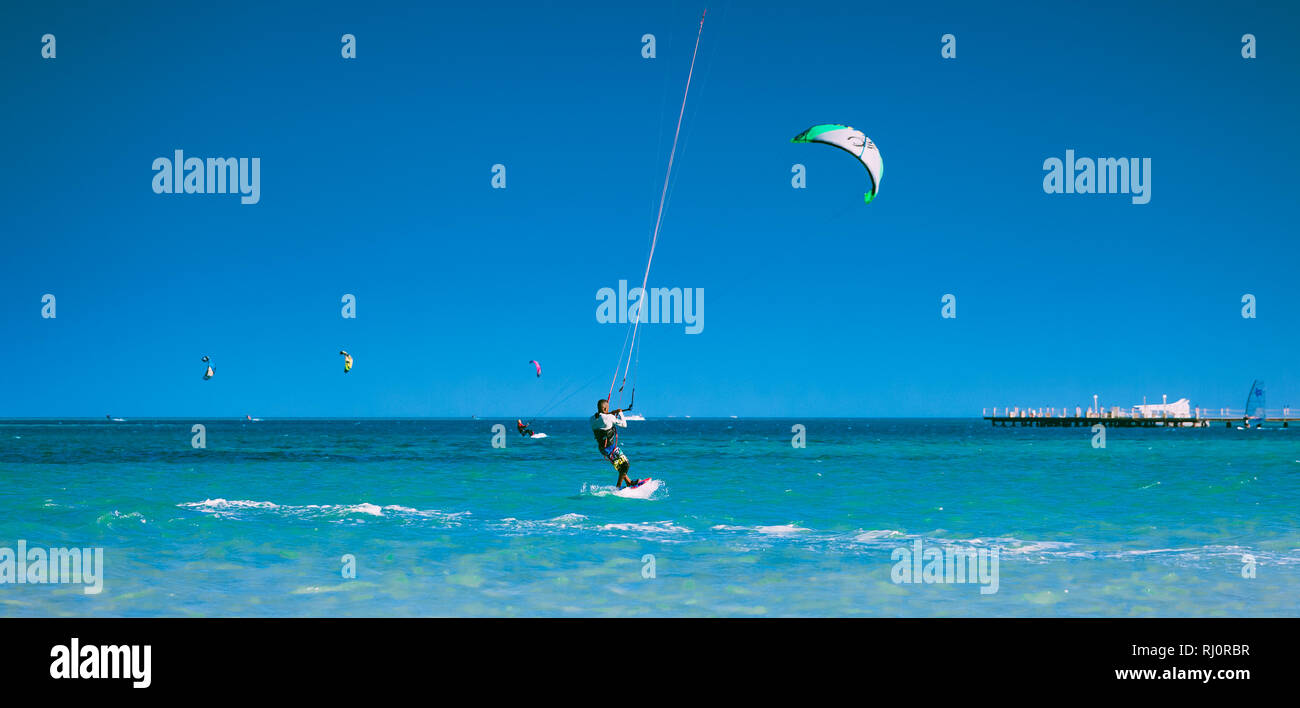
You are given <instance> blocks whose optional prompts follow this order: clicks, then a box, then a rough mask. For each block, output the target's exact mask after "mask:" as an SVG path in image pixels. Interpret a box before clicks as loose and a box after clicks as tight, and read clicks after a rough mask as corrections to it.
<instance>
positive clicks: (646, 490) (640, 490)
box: [614, 479, 663, 499]
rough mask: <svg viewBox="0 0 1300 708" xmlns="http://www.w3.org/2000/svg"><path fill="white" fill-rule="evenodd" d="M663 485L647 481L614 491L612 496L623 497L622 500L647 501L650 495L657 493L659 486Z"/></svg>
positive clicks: (655, 480) (654, 480) (658, 482)
mask: <svg viewBox="0 0 1300 708" xmlns="http://www.w3.org/2000/svg"><path fill="white" fill-rule="evenodd" d="M660 484H663V483H662V482H660V481H659V480H657V479H647V480H645V481H644V482H642V483H640V484H638V485H636V486H635V487H624V488H622V489H617V490H615V491H614V496H616V497H623V498H624V499H649V498H650V495H651V494H654V493H655V492H657V491H659V485H660Z"/></svg>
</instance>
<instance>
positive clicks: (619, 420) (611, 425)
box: [591, 398, 644, 489]
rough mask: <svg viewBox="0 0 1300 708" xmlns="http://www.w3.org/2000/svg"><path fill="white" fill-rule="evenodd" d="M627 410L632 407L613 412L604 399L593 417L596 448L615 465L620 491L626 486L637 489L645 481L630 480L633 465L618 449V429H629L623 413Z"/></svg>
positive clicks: (599, 403)
mask: <svg viewBox="0 0 1300 708" xmlns="http://www.w3.org/2000/svg"><path fill="white" fill-rule="evenodd" d="M625 410H627V411H630V410H632V407H631V406H628V407H627V408H615V409H614V410H613V411H611V410H610V409H609V401H607V400H605V399H604V398H602V399H600V400H599V401H597V402H596V414H595V415H593V416H591V432H592V434H593V435H595V436H596V447H597V448H598V449H599V450H600V454H601V455H603V456H604V457H605V459H607V460H609V462H610V464H612V465H614V469H616V470H618V482H617V483H616V484H615V486H616V487H617V488H618V489H622V488H623V485H624V484H626V485H627V486H629V487H635V486H636V485H638V484H640V483H641V482H642V481H644V480H640V479H636V480H633V479H629V478H628V476H627V470H628V468H629V467H631V463H629V462H628V461H627V455H624V454H623V451H622V450H620V449H619V448H618V431H617V429H616V428H626V427H627V421H626V420H624V418H623V411H625Z"/></svg>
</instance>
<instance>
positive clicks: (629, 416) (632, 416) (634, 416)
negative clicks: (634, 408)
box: [623, 413, 645, 420]
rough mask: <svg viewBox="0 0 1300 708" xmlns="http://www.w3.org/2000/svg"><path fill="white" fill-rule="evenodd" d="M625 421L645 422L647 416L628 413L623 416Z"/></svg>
mask: <svg viewBox="0 0 1300 708" xmlns="http://www.w3.org/2000/svg"><path fill="white" fill-rule="evenodd" d="M623 420H645V416H643V415H641V414H640V413H628V414H626V415H624V416H623Z"/></svg>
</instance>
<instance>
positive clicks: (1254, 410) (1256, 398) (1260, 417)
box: [1245, 379, 1267, 428]
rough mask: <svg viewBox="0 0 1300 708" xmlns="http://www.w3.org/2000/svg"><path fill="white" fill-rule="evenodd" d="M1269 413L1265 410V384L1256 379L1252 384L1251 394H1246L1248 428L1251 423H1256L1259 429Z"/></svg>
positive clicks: (1246, 422)
mask: <svg viewBox="0 0 1300 708" xmlns="http://www.w3.org/2000/svg"><path fill="white" fill-rule="evenodd" d="M1266 417H1267V412H1266V411H1265V409H1264V382H1263V381H1260V380H1259V379H1256V380H1254V381H1252V382H1250V393H1248V394H1246V415H1245V424H1246V427H1250V423H1251V421H1252V420H1253V421H1255V427H1256V428H1258V427H1260V426H1262V425H1263V424H1264V419H1265V418H1266Z"/></svg>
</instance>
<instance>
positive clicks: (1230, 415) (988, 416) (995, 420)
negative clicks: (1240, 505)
mask: <svg viewBox="0 0 1300 708" xmlns="http://www.w3.org/2000/svg"><path fill="white" fill-rule="evenodd" d="M1185 400H1186V399H1183V400H1182V401H1179V403H1182V402H1184V401H1185ZM990 411H991V412H990ZM983 417H984V420H987V421H989V422H990V423H991V424H993V425H1001V426H1008V425H1009V426H1028V427H1035V428H1047V427H1062V428H1070V427H1091V426H1093V425H1096V424H1098V423H1100V424H1102V425H1105V426H1107V427H1117V428H1159V427H1184V428H1207V427H1209V426H1210V425H1213V424H1215V423H1223V424H1224V425H1225V426H1227V427H1229V428H1230V427H1232V426H1233V425H1234V424H1235V425H1244V426H1248V427H1250V426H1252V424H1253V427H1259V426H1260V425H1262V424H1264V423H1281V424H1282V427H1283V428H1288V427H1290V423H1292V422H1300V412H1296V411H1293V410H1292V409H1291V408H1289V407H1287V408H1280V409H1273V410H1265V409H1262V408H1261V409H1257V410H1256V413H1255V415H1247V414H1246V411H1245V410H1243V409H1232V408H1218V409H1210V408H1181V409H1178V408H1175V405H1174V404H1168V405H1154V406H1146V405H1143V406H1133V407H1132V408H1129V409H1124V408H1121V407H1119V406H1112V407H1111V408H1110V410H1102V409H1101V408H1099V407H1093V408H1088V409H1087V410H1084V408H1083V407H1082V406H1075V407H1074V410H1073V411H1071V410H1070V409H1069V408H1068V407H1064V408H1054V407H1047V408H1020V407H1019V406H1016V407H1007V408H997V407H994V408H992V409H988V408H985V409H984V410H983Z"/></svg>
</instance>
